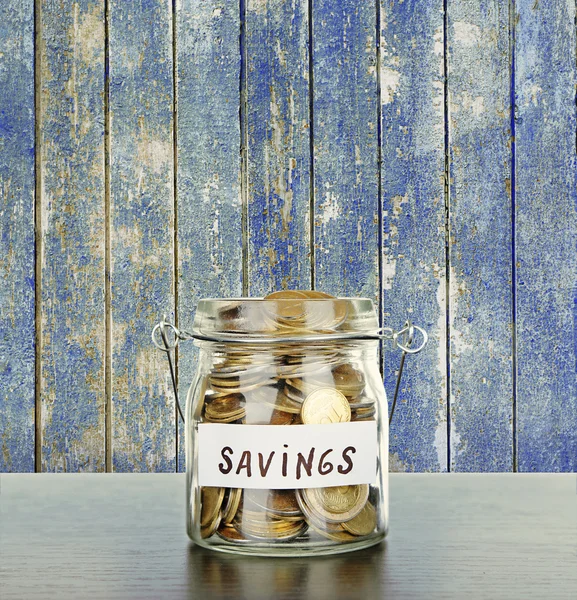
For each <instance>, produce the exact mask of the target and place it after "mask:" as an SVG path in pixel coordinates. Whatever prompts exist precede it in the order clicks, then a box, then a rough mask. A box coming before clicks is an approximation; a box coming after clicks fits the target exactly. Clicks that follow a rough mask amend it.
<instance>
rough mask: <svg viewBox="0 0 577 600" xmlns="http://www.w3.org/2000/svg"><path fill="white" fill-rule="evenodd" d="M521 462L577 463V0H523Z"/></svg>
mask: <svg viewBox="0 0 577 600" xmlns="http://www.w3.org/2000/svg"><path fill="white" fill-rule="evenodd" d="M516 10H517V13H518V16H517V19H518V20H517V27H516V32H515V37H516V42H515V56H516V65H515V82H516V87H515V104H516V127H515V140H516V143H515V153H516V164H515V167H516V193H515V209H516V212H515V218H516V220H515V246H516V248H515V253H516V263H515V264H516V280H515V283H516V314H517V424H518V433H517V440H518V451H517V456H518V459H517V460H518V469H519V471H577V374H576V371H577V367H576V365H577V343H576V341H577V251H576V250H577V248H576V240H577V162H576V157H575V139H576V131H577V123H576V115H575V89H576V85H577V65H576V61H575V48H576V45H577V44H576V39H575V36H576V30H575V3H574V2H566V1H564V0H549V1H547V2H543V1H537V2H536V1H535V0H530V1H528V0H517V2H516Z"/></svg>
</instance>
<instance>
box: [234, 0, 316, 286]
mask: <svg viewBox="0 0 577 600" xmlns="http://www.w3.org/2000/svg"><path fill="white" fill-rule="evenodd" d="M308 38H309V20H308V0H290V1H289V0H272V1H270V2H266V3H263V2H262V1H261V0H247V3H246V42H245V44H246V55H247V63H248V65H247V80H246V89H247V103H248V111H247V117H246V118H247V132H248V162H247V168H248V273H249V277H248V293H249V295H250V296H264V295H266V294H268V293H269V292H271V291H273V290H279V289H286V288H300V289H303V288H304V289H308V288H309V286H310V284H311V264H310V220H309V205H310V135H309V134H310V127H309V81H308V79H309V50H308V43H309V39H308Z"/></svg>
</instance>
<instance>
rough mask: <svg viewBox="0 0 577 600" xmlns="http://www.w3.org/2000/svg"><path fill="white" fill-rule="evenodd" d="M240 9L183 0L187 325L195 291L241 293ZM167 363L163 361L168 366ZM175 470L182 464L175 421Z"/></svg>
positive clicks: (181, 229)
mask: <svg viewBox="0 0 577 600" xmlns="http://www.w3.org/2000/svg"><path fill="white" fill-rule="evenodd" d="M239 34H240V14H239V7H238V5H237V4H236V3H234V2H226V1H225V0H210V1H201V0H181V2H180V6H179V7H178V10H177V40H178V43H177V64H178V112H177V139H178V188H177V189H178V259H179V264H178V318H179V324H180V326H181V327H182V328H184V329H187V328H189V327H191V326H192V321H193V318H194V311H195V307H196V304H197V302H198V300H199V299H200V298H207V297H222V296H224V297H227V296H240V295H241V294H242V229H241V221H242V219H241V199H240V154H239V149H240V124H239V105H240V97H239V80H240V43H239ZM196 361H197V352H196V350H195V349H194V347H193V346H192V343H191V342H189V343H188V344H182V345H181V347H180V349H179V359H178V372H179V394H180V398H181V400H182V401H183V402H184V399H185V398H186V392H187V390H188V387H189V385H190V383H191V381H192V378H193V376H194V374H195V372H196V367H197V362H196ZM165 368H166V367H165ZM179 431H180V434H179V451H178V470H179V471H182V470H184V435H183V428H182V427H180V430H179Z"/></svg>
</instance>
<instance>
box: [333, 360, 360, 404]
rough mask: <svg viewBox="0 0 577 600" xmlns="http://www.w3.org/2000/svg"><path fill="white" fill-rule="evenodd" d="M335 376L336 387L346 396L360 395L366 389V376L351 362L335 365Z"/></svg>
mask: <svg viewBox="0 0 577 600" xmlns="http://www.w3.org/2000/svg"><path fill="white" fill-rule="evenodd" d="M333 378H334V382H335V387H336V388H337V389H338V390H339V391H341V392H342V393H343V394H344V395H345V396H349V397H355V396H358V395H359V394H360V393H361V392H362V391H363V390H364V389H365V376H364V375H363V373H362V372H361V371H359V370H357V369H355V368H354V367H353V366H352V365H351V364H349V363H345V364H342V365H339V366H338V367H335V368H334V369H333Z"/></svg>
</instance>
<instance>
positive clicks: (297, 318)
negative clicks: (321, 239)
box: [192, 297, 380, 344]
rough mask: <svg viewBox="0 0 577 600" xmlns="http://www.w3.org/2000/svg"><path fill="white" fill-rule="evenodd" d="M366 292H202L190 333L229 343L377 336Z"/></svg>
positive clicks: (373, 311)
mask: <svg viewBox="0 0 577 600" xmlns="http://www.w3.org/2000/svg"><path fill="white" fill-rule="evenodd" d="M379 331H380V330H379V322H378V318H377V314H376V311H375V307H374V303H373V301H372V300H371V299H370V298H348V297H341V298H302V299H301V298H274V299H270V298H205V299H202V300H200V301H199V303H198V308H197V311H196V315H195V319H194V324H193V329H192V335H193V336H194V338H196V339H198V340H203V341H214V342H227V343H247V342H250V343H255V344H276V343H281V342H282V343H311V342H331V341H334V340H347V339H350V340H362V339H367V340H371V339H373V340H374V339H379Z"/></svg>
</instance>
